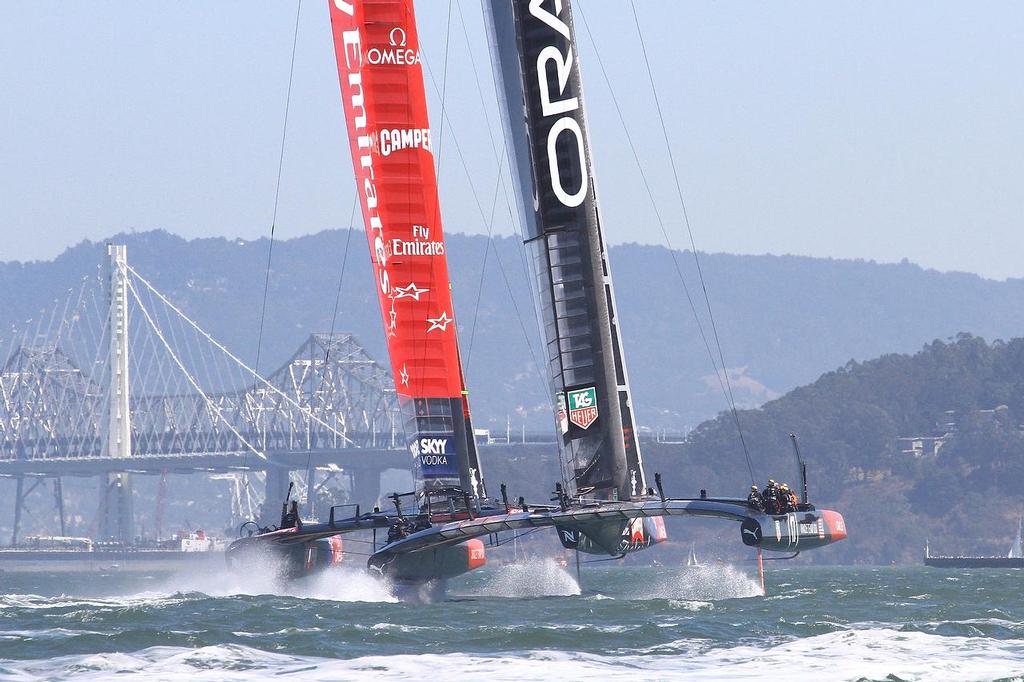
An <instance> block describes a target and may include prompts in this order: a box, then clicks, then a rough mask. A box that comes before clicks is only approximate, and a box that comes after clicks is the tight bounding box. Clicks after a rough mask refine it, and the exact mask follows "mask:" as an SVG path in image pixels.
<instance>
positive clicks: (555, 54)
mask: <svg viewBox="0 0 1024 682" xmlns="http://www.w3.org/2000/svg"><path fill="white" fill-rule="evenodd" d="M543 2H544V0H530V14H531V15H533V16H534V17H535V18H537V19H539V20H540V21H542V22H543V23H545V24H546V25H547V26H549V27H550V28H552V29H554V30H555V31H557V32H558V33H559V34H561V35H562V36H563V37H564V38H565V40H566V41H569V40H570V31H569V27H568V26H567V25H566V23H565V22H564V21H562V20H561V18H559V16H558V15H559V14H561V12H562V2H561V0H554V7H555V13H554V14H552V13H551V12H549V11H548V10H546V9H544V8H543V7H541V5H542V4H543ZM549 64H553V65H554V67H555V75H556V78H557V91H555V92H554V94H555V97H554V98H553V97H552V84H551V83H549V82H548V65H549ZM573 68H574V64H573V54H572V45H571V43H570V44H567V45H566V49H565V52H564V53H563V52H562V51H561V50H560V49H559V48H558V47H557V46H555V45H548V46H547V47H545V48H543V49H542V50H541V51H540V53H539V54H538V55H537V85H538V86H539V89H540V99H541V116H542V117H543V118H547V117H548V116H561V118H559V119H558V120H556V121H555V122H554V123H553V124H552V126H551V128H550V129H549V130H548V139H547V152H548V174H549V177H550V178H551V190H552V191H553V192H554V194H555V196H556V197H557V198H558V200H559V201H560V202H562V204H564V205H566V206H568V207H570V208H575V207H576V206H579V205H580V204H582V203H583V200H584V199H586V197H587V191H588V189H589V187H588V185H589V176H588V173H587V163H586V145H585V144H584V142H583V129H582V128H581V127H580V124H579V121H577V120H576V118H575V117H574V116H573V113H574V112H576V111H577V110H578V109H579V108H580V102H579V98H578V97H575V96H573V97H566V96H565V95H566V86H567V85H568V84H569V77H570V76H571V75H572V71H573ZM563 134H564V135H569V136H570V138H571V139H570V142H572V141H575V143H576V152H577V154H576V159H577V161H578V163H579V166H580V167H579V173H578V175H579V178H580V187H579V189H578V190H576V191H575V192H571V193H570V192H568V191H566V189H565V187H564V186H563V185H562V175H561V172H560V171H559V168H558V154H557V146H558V139H559V136H561V135H563Z"/></svg>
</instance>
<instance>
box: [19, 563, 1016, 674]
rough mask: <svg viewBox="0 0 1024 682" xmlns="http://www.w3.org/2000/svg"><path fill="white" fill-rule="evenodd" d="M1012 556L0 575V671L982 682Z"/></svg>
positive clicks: (1007, 668) (1000, 658) (1009, 584)
mask: <svg viewBox="0 0 1024 682" xmlns="http://www.w3.org/2000/svg"><path fill="white" fill-rule="evenodd" d="M1022 580H1024V572H1021V571H1012V570H1008V571H965V572H947V571H940V570H937V569H926V568H917V567H915V568H856V569H854V568H792V567H777V566H776V565H772V566H771V567H770V572H769V576H768V594H769V596H768V597H762V596H760V589H759V587H758V585H757V584H756V583H755V582H754V580H753V579H752V576H751V575H748V572H747V567H744V569H743V570H738V569H735V568H731V567H726V566H715V567H702V568H699V569H686V568H668V567H661V568H636V567H627V566H613V565H608V564H603V565H598V566H597V567H589V570H586V571H585V573H584V587H585V591H584V592H583V594H581V593H580V588H579V586H578V585H577V583H576V580H575V578H574V577H573V576H572V575H570V574H569V573H567V572H566V571H565V570H563V569H560V568H558V567H557V566H555V564H554V563H552V562H550V561H539V562H534V563H531V564H526V565H516V566H506V567H501V568H487V569H485V570H483V571H480V572H477V573H476V574H474V575H470V576H467V577H466V578H464V579H461V580H459V581H455V582H453V584H452V589H451V592H452V597H451V599H450V600H448V601H445V602H442V603H438V604H432V605H425V604H408V603H399V602H397V601H396V600H394V599H393V598H392V597H391V596H390V595H389V593H388V591H387V590H386V588H385V586H383V585H382V584H380V583H378V582H376V581H375V580H373V579H371V578H369V577H367V576H365V575H363V574H359V573H355V572H346V571H339V572H338V573H337V574H334V575H331V576H328V577H324V578H322V579H319V580H317V581H316V582H313V583H310V584H308V585H304V586H302V587H300V588H296V589H295V590H293V591H292V593H291V594H289V595H287V596H281V595H280V594H277V593H276V592H278V590H276V589H275V588H274V586H272V585H261V584H257V583H253V582H251V581H249V582H241V581H239V580H238V579H236V578H235V577H233V576H230V575H228V574H226V573H225V574H221V575H212V576H211V575H204V576H192V577H182V576H167V575H163V576H125V575H104V576H98V575H96V574H90V575H85V574H72V575H67V574H62V575H45V574H35V575H0V592H2V593H3V594H2V596H0V679H4V680H7V679H12V680H28V679H37V678H50V679H57V678H67V677H74V678H77V679H108V678H113V677H116V678H117V679H125V680H137V679H152V680H175V679H183V678H187V679H189V680H225V679H230V680H236V679H237V680H248V679H262V678H266V677H271V676H273V677H282V678H284V679H303V680H336V679H366V678H372V679H399V678H401V679H405V680H417V679H424V678H438V677H440V678H442V679H451V680H454V679H459V680H464V679H471V680H472V679H480V680H495V679H514V680H534V679H545V680H550V679H607V678H609V677H611V676H613V675H614V676H615V677H617V678H620V679H630V680H632V679H686V680H745V679H765V678H772V679H785V680H787V681H793V680H854V679H887V680H916V679H921V680H994V679H1020V678H1021V676H1022V675H1024V622H1022V621H1024V600H1022V597H1024V588H1022Z"/></svg>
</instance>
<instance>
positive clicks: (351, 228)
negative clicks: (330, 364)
mask: <svg viewBox="0 0 1024 682" xmlns="http://www.w3.org/2000/svg"><path fill="white" fill-rule="evenodd" d="M358 204H359V195H358V194H356V195H355V196H354V197H353V198H352V210H351V211H350V212H349V216H348V234H347V235H346V236H345V250H344V251H343V252H342V254H341V274H339V275H338V292H337V293H336V294H335V295H334V313H333V314H332V315H331V331H330V333H329V334H328V335H327V344H328V345H327V350H326V352H325V353H324V367H325V369H326V366H327V361H328V360H330V359H331V347H332V346H333V344H332V341H333V340H334V328H335V325H336V324H337V322H338V311H339V310H340V309H341V288H342V285H344V284H345V268H346V266H347V265H348V246H349V243H351V241H352V233H353V232H355V230H356V228H355V225H353V223H354V222H355V219H356V206H357V205H358ZM326 379H327V377H326V373H325V374H324V375H323V376H321V377H320V385H321V386H323V382H324V381H326Z"/></svg>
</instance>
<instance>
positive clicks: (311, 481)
mask: <svg viewBox="0 0 1024 682" xmlns="http://www.w3.org/2000/svg"><path fill="white" fill-rule="evenodd" d="M306 518H307V519H313V518H316V467H314V466H313V465H312V464H310V465H309V466H308V467H306Z"/></svg>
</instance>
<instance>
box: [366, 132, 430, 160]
mask: <svg viewBox="0 0 1024 682" xmlns="http://www.w3.org/2000/svg"><path fill="white" fill-rule="evenodd" d="M377 147H378V148H379V149H380V155H381V156H391V155H392V154H394V153H395V152H399V151H402V150H403V149H425V150H427V151H428V152H429V151H430V128H406V129H398V128H394V129H387V128H385V129H384V130H381V131H380V132H379V133H377Z"/></svg>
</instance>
